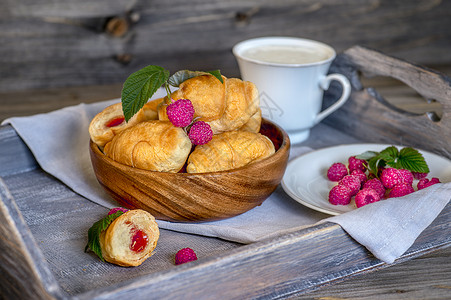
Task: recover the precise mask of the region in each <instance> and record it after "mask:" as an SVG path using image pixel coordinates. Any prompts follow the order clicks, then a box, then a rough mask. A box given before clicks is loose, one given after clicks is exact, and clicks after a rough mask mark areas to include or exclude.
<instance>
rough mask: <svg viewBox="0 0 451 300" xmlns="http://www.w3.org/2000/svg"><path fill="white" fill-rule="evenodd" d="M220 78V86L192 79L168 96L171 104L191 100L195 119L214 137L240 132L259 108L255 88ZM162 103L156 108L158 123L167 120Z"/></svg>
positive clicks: (205, 77)
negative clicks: (205, 124) (202, 122)
mask: <svg viewBox="0 0 451 300" xmlns="http://www.w3.org/2000/svg"><path fill="white" fill-rule="evenodd" d="M222 78H223V80H224V83H223V84H222V83H221V82H220V81H219V80H218V79H217V78H216V77H214V76H211V75H203V76H197V77H193V78H190V79H188V80H186V81H184V82H183V83H181V84H180V87H179V89H178V90H177V91H175V92H173V93H172V94H171V98H172V99H173V100H178V99H189V100H191V102H192V103H193V106H194V110H195V111H196V113H195V114H194V117H195V118H196V117H197V118H198V120H200V121H205V122H207V123H208V124H210V127H211V129H212V130H213V133H214V134H218V133H221V132H226V131H231V130H236V129H239V128H240V127H242V126H243V125H245V124H246V123H247V122H248V121H249V120H250V119H251V117H252V116H254V115H255V114H256V113H258V111H259V105H260V100H259V96H258V90H257V87H256V86H255V84H253V83H251V82H249V81H242V80H241V79H238V78H226V77H224V76H222ZM165 102H166V103H167V101H163V102H162V103H161V104H160V105H159V107H158V117H159V119H160V120H167V119H168V118H167V114H166V103H165ZM258 127H259V125H258Z"/></svg>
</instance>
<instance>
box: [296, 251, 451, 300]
mask: <svg viewBox="0 0 451 300" xmlns="http://www.w3.org/2000/svg"><path fill="white" fill-rule="evenodd" d="M450 261H451V247H448V248H445V249H441V250H438V251H436V252H433V253H431V254H427V255H424V256H422V257H419V258H416V259H414V260H412V261H409V262H404V263H400V264H398V265H395V266H392V267H390V268H386V269H383V270H379V271H377V272H372V273H368V274H362V275H360V276H354V277H351V278H349V279H347V280H345V281H343V282H340V283H337V284H333V285H329V286H324V287H323V288H321V289H319V290H317V291H315V292H311V293H308V294H305V295H298V296H297V297H295V298H294V299H298V300H301V299H344V298H345V299H443V300H445V299H449V298H450V294H451V291H450V289H451V272H450V266H449V262H450Z"/></svg>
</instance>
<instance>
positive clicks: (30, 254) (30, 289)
mask: <svg viewBox="0 0 451 300" xmlns="http://www.w3.org/2000/svg"><path fill="white" fill-rule="evenodd" d="M0 220H2V221H1V222H0V237H1V238H0V261H1V264H0V274H1V278H2V280H0V291H1V293H0V296H1V297H2V298H3V297H5V298H4V299H54V298H59V299H62V298H63V294H62V293H61V289H60V287H59V284H58V283H57V282H56V280H55V278H54V276H53V274H52V273H51V272H50V269H49V268H48V265H47V263H46V261H45V258H44V256H43V254H42V252H41V251H40V249H39V247H38V245H37V244H36V241H35V240H34V238H33V235H32V234H31V232H30V230H29V229H28V226H27V224H26V223H25V221H24V219H23V217H22V214H21V213H20V211H19V210H18V208H17V206H16V203H15V201H14V199H13V197H12V196H11V194H10V193H9V191H8V188H7V187H6V185H5V184H4V182H3V180H2V179H1V178H0Z"/></svg>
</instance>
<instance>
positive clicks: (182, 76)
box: [168, 70, 224, 87]
mask: <svg viewBox="0 0 451 300" xmlns="http://www.w3.org/2000/svg"><path fill="white" fill-rule="evenodd" d="M201 75H213V76H214V77H216V78H217V79H218V80H219V81H221V83H224V81H223V80H222V76H221V72H220V71H219V70H215V71H209V72H202V71H190V70H181V71H177V72H175V73H174V74H173V75H172V76H171V77H169V79H168V83H169V84H170V85H172V86H175V87H178V86H180V84H182V82H184V81H185V80H188V79H190V78H193V77H196V76H201Z"/></svg>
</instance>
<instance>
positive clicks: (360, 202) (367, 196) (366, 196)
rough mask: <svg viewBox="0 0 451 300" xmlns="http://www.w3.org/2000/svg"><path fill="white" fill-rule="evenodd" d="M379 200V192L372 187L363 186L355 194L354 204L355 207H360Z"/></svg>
mask: <svg viewBox="0 0 451 300" xmlns="http://www.w3.org/2000/svg"><path fill="white" fill-rule="evenodd" d="M379 200H381V197H380V195H379V193H378V192H377V191H376V190H374V189H372V188H363V189H361V190H360V191H359V192H358V193H357V195H355V204H356V205H357V207H362V206H364V205H367V204H370V203H373V202H377V201H379Z"/></svg>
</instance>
